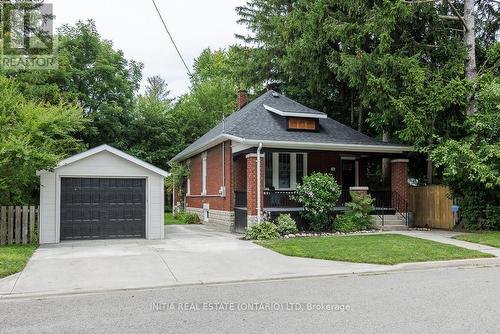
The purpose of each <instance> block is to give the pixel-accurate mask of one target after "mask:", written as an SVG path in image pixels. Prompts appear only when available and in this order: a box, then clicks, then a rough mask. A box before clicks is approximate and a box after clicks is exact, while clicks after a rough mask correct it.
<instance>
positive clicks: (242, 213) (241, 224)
mask: <svg viewBox="0 0 500 334" xmlns="http://www.w3.org/2000/svg"><path fill="white" fill-rule="evenodd" d="M234 231H235V232H236V233H245V232H246V231H247V209H237V208H235V209H234Z"/></svg>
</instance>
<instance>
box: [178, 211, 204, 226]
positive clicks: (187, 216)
mask: <svg viewBox="0 0 500 334" xmlns="http://www.w3.org/2000/svg"><path fill="white" fill-rule="evenodd" d="M175 218H176V219H177V220H179V221H181V222H183V223H184V224H199V223H200V217H199V216H198V215H197V214H196V213H193V212H179V213H176V214H175Z"/></svg>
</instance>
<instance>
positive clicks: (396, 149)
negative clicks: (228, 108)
mask: <svg viewBox="0 0 500 334" xmlns="http://www.w3.org/2000/svg"><path fill="white" fill-rule="evenodd" d="M224 140H233V141H235V142H238V143H241V144H246V145H251V146H258V145H259V144H260V143H262V145H263V146H264V147H268V148H286V149H309V150H327V151H344V152H367V153H405V152H413V151H414V148H413V147H412V146H403V145H367V144H341V143H312V142H292V141H277V140H258V139H245V138H241V137H238V136H234V135H230V134H222V135H219V136H217V137H215V138H214V139H213V140H211V141H209V142H207V143H206V144H205V145H202V146H200V147H198V148H196V149H195V150H193V151H190V152H189V153H186V154H181V153H182V152H181V153H179V154H178V155H177V156H175V157H174V158H172V159H171V160H170V162H173V161H183V160H186V159H189V158H190V157H192V156H195V155H197V154H199V153H202V152H204V151H206V150H207V149H210V148H212V147H213V146H215V145H218V144H220V143H221V142H223V141H224Z"/></svg>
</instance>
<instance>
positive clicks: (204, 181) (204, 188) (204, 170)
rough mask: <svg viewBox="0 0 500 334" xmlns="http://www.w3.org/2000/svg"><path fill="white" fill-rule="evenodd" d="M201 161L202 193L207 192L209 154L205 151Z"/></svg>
mask: <svg viewBox="0 0 500 334" xmlns="http://www.w3.org/2000/svg"><path fill="white" fill-rule="evenodd" d="M201 158H202V163H201V189H202V190H201V194H202V195H206V194H207V154H206V153H203V154H202V156H201Z"/></svg>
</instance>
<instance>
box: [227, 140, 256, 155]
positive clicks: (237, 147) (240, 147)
mask: <svg viewBox="0 0 500 334" xmlns="http://www.w3.org/2000/svg"><path fill="white" fill-rule="evenodd" d="M252 147H253V146H252V145H245V144H241V143H239V142H236V141H234V140H233V141H232V145H231V152H232V153H238V152H241V151H245V150H248V149H249V148H252Z"/></svg>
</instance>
